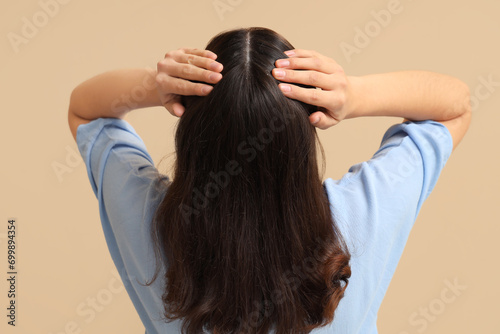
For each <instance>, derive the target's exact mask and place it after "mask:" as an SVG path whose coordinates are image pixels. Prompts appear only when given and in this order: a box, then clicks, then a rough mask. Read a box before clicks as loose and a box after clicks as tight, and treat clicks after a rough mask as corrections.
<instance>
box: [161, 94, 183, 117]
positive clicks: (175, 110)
mask: <svg viewBox="0 0 500 334" xmlns="http://www.w3.org/2000/svg"><path fill="white" fill-rule="evenodd" d="M164 106H165V108H166V109H167V110H168V111H169V112H170V113H171V114H172V115H173V116H177V117H181V116H182V114H184V111H185V108H184V106H183V105H182V103H181V99H180V97H179V96H176V97H175V98H173V99H171V100H169V101H167V102H166V103H165V104H164Z"/></svg>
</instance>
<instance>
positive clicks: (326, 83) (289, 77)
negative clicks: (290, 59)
mask: <svg viewBox="0 0 500 334" xmlns="http://www.w3.org/2000/svg"><path fill="white" fill-rule="evenodd" d="M272 74H273V76H274V77H275V78H276V79H277V80H280V81H283V82H290V83H298V84H303V85H308V86H313V87H319V88H321V89H325V90H332V89H334V88H335V87H336V84H335V78H333V77H332V76H331V75H330V74H325V73H321V72H317V71H293V70H285V69H278V68H274V69H273V70H272Z"/></svg>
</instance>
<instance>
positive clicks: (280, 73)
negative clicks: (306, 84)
mask: <svg viewBox="0 0 500 334" xmlns="http://www.w3.org/2000/svg"><path fill="white" fill-rule="evenodd" d="M274 74H275V75H276V76H277V77H278V78H284V77H285V71H283V70H279V69H275V70H274Z"/></svg>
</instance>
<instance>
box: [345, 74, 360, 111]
mask: <svg viewBox="0 0 500 334" xmlns="http://www.w3.org/2000/svg"><path fill="white" fill-rule="evenodd" d="M362 81H363V79H362V77H356V76H347V89H346V111H345V113H346V114H345V117H344V119H350V118H356V117H360V116H363V106H362V102H363V101H362V96H363V95H362V94H360V93H359V92H360V90H361V87H362Z"/></svg>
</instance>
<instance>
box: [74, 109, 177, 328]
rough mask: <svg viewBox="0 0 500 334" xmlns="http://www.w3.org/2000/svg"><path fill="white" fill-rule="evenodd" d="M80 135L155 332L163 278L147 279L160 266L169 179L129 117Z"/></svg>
mask: <svg viewBox="0 0 500 334" xmlns="http://www.w3.org/2000/svg"><path fill="white" fill-rule="evenodd" d="M76 140H77V145H78V148H79V150H80V153H81V155H82V157H83V160H84V162H85V165H86V167H87V173H88V178H89V180H90V184H91V186H92V190H93V191H94V194H95V195H96V197H97V200H98V203H99V213H100V218H101V223H102V228H103V231H104V236H105V239H106V243H107V245H108V249H109V251H110V254H111V257H112V259H113V261H114V263H115V265H116V268H117V269H118V272H119V273H120V276H121V278H122V280H123V283H124V285H125V288H126V289H127V292H128V294H129V296H130V298H131V300H132V302H133V304H134V306H135V308H136V310H137V312H138V314H139V316H140V318H141V320H142V322H143V323H144V325H145V327H146V330H147V331H149V332H152V333H153V332H155V331H154V326H153V321H156V320H158V319H160V316H161V315H160V313H159V312H160V311H161V310H162V307H161V305H162V302H161V295H162V290H161V288H162V284H161V282H160V281H161V279H157V280H156V281H155V283H153V285H152V286H144V285H143V284H144V283H145V282H148V281H149V280H150V279H151V278H152V276H153V273H154V271H155V257H154V252H153V249H152V243H151V234H150V231H151V222H152V218H153V215H154V212H155V209H156V207H157V206H158V204H159V203H160V201H161V200H162V198H163V196H164V194H165V192H166V187H167V183H168V178H167V177H166V176H164V175H160V174H159V173H158V171H157V169H156V168H155V166H154V163H153V160H152V158H151V156H150V155H149V153H148V152H147V150H146V147H145V145H144V142H143V141H142V139H141V138H140V137H139V136H138V135H137V133H136V132H135V130H134V129H133V128H132V126H131V125H130V124H128V123H127V122H126V121H124V120H120V119H113V118H100V119H97V120H93V121H91V122H90V123H87V124H82V125H80V126H79V127H78V130H77V138H76ZM160 277H161V276H160Z"/></svg>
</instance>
